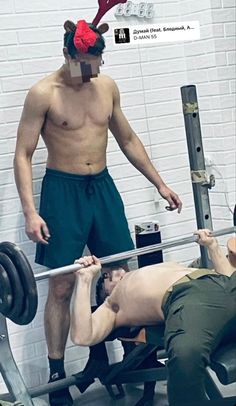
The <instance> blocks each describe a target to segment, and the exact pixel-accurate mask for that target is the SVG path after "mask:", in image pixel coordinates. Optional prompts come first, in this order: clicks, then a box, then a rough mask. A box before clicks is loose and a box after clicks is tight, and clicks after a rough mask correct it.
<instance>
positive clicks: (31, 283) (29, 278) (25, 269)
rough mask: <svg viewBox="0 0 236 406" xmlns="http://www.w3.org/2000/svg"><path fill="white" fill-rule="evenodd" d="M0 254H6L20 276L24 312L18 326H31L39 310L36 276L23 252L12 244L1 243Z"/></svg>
mask: <svg viewBox="0 0 236 406" xmlns="http://www.w3.org/2000/svg"><path fill="white" fill-rule="evenodd" d="M0 252H4V253H5V254H6V255H8V257H9V258H10V259H11V261H12V262H13V264H14V265H15V268H16V269H17V273H18V275H19V278H20V281H21V286H22V287H23V291H24V303H23V308H22V309H23V310H22V312H21V313H20V316H19V318H18V321H17V324H20V325H25V324H29V323H30V322H31V321H32V320H33V319H34V317H35V314H36V312H37V308H38V293H37V287H36V281H35V278H34V274H33V271H32V268H31V266H30V263H29V261H28V259H27V258H26V256H25V254H24V253H23V251H22V250H21V249H20V248H19V247H18V246H17V245H16V244H13V243H11V242H2V243H0Z"/></svg>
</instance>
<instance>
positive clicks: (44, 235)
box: [25, 213, 50, 244]
mask: <svg viewBox="0 0 236 406" xmlns="http://www.w3.org/2000/svg"><path fill="white" fill-rule="evenodd" d="M25 232H26V234H27V236H28V237H29V239H30V240H32V241H34V242H40V243H42V244H48V239H49V238H50V233H49V230H48V227H47V224H46V223H45V221H44V220H43V219H42V217H40V216H39V215H38V214H37V213H35V214H33V215H31V216H28V217H26V223H25Z"/></svg>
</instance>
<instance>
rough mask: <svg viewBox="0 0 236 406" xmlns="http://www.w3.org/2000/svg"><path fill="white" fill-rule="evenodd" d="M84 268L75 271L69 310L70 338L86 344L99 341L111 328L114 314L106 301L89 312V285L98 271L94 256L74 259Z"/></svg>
mask: <svg viewBox="0 0 236 406" xmlns="http://www.w3.org/2000/svg"><path fill="white" fill-rule="evenodd" d="M76 262H77V263H79V264H81V265H83V266H84V268H82V269H80V270H78V271H77V272H76V283H75V291H74V303H73V306H72V311H71V333H70V334H71V340H72V342H73V343H74V344H76V345H81V346H88V345H94V344H97V343H99V342H101V341H102V340H103V339H104V338H106V337H107V336H108V334H109V333H110V332H111V331H112V330H113V328H114V325H115V319H116V314H115V313H114V312H113V311H112V310H111V308H110V307H109V304H108V303H106V302H105V303H103V304H102V305H101V306H99V308H98V309H97V310H96V311H95V312H94V313H91V304H90V296H91V286H92V281H93V279H94V277H95V276H96V275H97V274H98V273H99V272H100V270H101V264H100V261H99V260H98V259H97V258H96V257H94V256H93V257H83V258H81V259H79V260H78V261H76Z"/></svg>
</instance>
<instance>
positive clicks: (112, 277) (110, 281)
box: [104, 268, 126, 296]
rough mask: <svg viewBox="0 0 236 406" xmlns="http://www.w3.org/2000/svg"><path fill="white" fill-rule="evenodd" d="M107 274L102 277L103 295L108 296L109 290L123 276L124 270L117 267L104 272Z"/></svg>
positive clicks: (110, 290)
mask: <svg viewBox="0 0 236 406" xmlns="http://www.w3.org/2000/svg"><path fill="white" fill-rule="evenodd" d="M105 274H106V275H104V276H107V277H105V278H104V290H105V295H106V296H109V295H110V294H111V292H112V291H113V289H114V287H115V286H116V285H117V283H118V282H120V280H121V279H122V278H123V277H124V275H125V274H126V272H125V271H124V269H123V268H118V269H114V270H112V271H109V272H107V273H106V272H105Z"/></svg>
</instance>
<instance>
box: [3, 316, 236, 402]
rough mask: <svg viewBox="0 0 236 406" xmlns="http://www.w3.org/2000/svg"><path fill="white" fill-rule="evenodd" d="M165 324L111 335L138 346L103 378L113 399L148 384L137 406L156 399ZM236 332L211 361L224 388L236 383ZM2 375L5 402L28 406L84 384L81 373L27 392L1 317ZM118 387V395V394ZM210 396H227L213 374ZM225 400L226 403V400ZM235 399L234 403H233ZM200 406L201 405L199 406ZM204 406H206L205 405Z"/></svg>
mask: <svg viewBox="0 0 236 406" xmlns="http://www.w3.org/2000/svg"><path fill="white" fill-rule="evenodd" d="M163 333H164V324H159V325H157V326H148V327H146V328H131V329H130V328H126V327H124V328H120V329H117V330H115V331H114V332H113V333H111V334H110V335H109V336H108V337H107V339H106V341H109V340H110V341H111V340H114V339H115V338H118V337H125V338H123V340H124V341H128V342H135V343H138V345H135V347H134V349H132V351H131V352H130V353H129V354H128V355H127V356H126V357H125V358H124V360H123V361H121V362H118V363H115V364H113V365H110V366H109V367H108V369H106V371H105V373H104V374H101V376H100V377H99V380H100V382H101V384H102V385H104V386H105V388H106V389H107V391H108V393H109V395H110V396H111V398H113V399H119V398H122V397H124V396H125V392H124V389H123V386H122V384H125V383H135V382H144V391H143V396H142V398H141V399H140V400H139V401H138V403H136V405H135V406H151V405H153V399H154V395H155V385H156V382H157V381H163V380H166V379H167V369H166V367H165V362H164V360H165V359H166V358H167V354H166V352H165V351H164V349H163ZM235 360H236V331H235V332H231V334H230V336H227V337H225V339H224V341H223V342H222V343H221V345H220V346H219V347H218V348H217V350H216V351H215V353H214V354H213V356H212V359H211V365H210V367H211V369H212V370H213V371H215V373H216V375H217V377H218V379H219V381H220V382H221V383H222V384H223V385H228V384H230V383H233V382H236V361H235ZM0 372H1V374H2V376H3V379H4V381H5V383H6V386H7V388H8V390H9V393H8V394H6V395H5V396H2V395H1V398H2V399H4V400H13V401H14V400H16V399H17V400H20V401H21V402H22V404H23V405H24V406H31V405H33V403H32V401H31V398H30V395H31V396H32V397H36V396H40V395H41V394H44V393H48V392H49V391H52V390H56V389H59V386H58V385H60V389H62V387H68V386H71V385H75V386H77V385H79V384H81V383H82V382H83V381H81V379H80V373H78V374H76V375H73V376H71V377H68V378H65V379H64V380H63V382H62V381H58V382H55V384H54V385H51V384H46V385H43V386H42V387H39V388H37V389H36V390H35V389H34V390H27V388H26V386H25V384H24V381H23V378H22V377H21V374H20V372H19V370H18V368H17V365H16V363H15V360H14V358H13V355H12V352H11V348H10V343H9V338H8V331H7V326H6V320H5V318H4V317H3V316H2V315H0ZM114 387H116V392H115V390H114ZM206 392H207V394H208V397H209V398H210V399H211V400H214V403H212V402H207V404H208V403H209V406H210V405H211V406H217V405H220V406H221V403H218V400H220V399H223V395H222V393H221V392H220V390H219V389H218V387H217V385H216V384H215V382H214V380H213V379H212V376H211V374H210V373H209V371H207V374H206ZM226 399H227V400H228V401H229V403H228V402H227V403H223V404H224V405H225V406H226V405H227V406H235V405H236V397H235V398H226ZM226 399H224V401H225V400H226ZM231 399H232V401H231ZM191 406H193V405H191ZM198 406H199V405H198ZM201 406H202V405H201ZM206 406H208V405H206Z"/></svg>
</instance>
